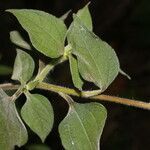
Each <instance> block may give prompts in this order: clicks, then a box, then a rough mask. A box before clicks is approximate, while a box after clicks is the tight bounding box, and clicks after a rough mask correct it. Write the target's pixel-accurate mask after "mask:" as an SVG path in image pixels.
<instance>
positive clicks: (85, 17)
mask: <svg viewBox="0 0 150 150" xmlns="http://www.w3.org/2000/svg"><path fill="white" fill-rule="evenodd" d="M88 6H89V3H88V4H87V5H86V6H85V7H83V8H82V9H80V10H79V11H78V12H77V14H76V15H77V16H78V17H79V18H80V19H81V20H82V22H83V23H84V25H85V26H86V27H87V28H88V29H89V30H90V31H92V29H93V25H92V17H91V14H90V11H89V8H88ZM74 19H75V18H74Z"/></svg>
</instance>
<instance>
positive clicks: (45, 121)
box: [21, 93, 54, 142]
mask: <svg viewBox="0 0 150 150" xmlns="http://www.w3.org/2000/svg"><path fill="white" fill-rule="evenodd" d="M26 97H27V101H26V103H25V105H24V106H23V108H22V110H21V116H22V118H23V120H24V121H25V122H26V124H27V125H28V126H29V127H30V128H31V129H32V130H33V131H34V132H35V133H36V134H37V135H38V136H39V137H40V138H41V140H42V142H44V140H45V138H46V137H47V135H48V134H49V132H50V131H51V129H52V127H53V122H54V113H53V109H52V106H51V104H50V102H49V100H48V99H47V98H46V97H44V96H42V95H40V94H30V93H26Z"/></svg>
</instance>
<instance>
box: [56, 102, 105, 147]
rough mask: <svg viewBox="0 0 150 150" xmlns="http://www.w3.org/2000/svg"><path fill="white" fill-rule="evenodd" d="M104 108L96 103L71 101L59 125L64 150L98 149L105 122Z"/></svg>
mask: <svg viewBox="0 0 150 150" xmlns="http://www.w3.org/2000/svg"><path fill="white" fill-rule="evenodd" d="M106 116H107V112H106V109H105V108H104V107H103V106H102V105H100V104H98V103H94V102H93V103H89V104H78V103H73V104H72V105H71V106H70V108H69V112H68V114H67V116H66V117H65V118H64V120H63V121H62V122H61V123H60V125H59V133H60V137H61V140H62V144H63V146H64V148H65V149H66V150H98V149H99V141H100V137H101V134H102V131H103V127H104V124H105V120H106Z"/></svg>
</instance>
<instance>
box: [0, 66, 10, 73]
mask: <svg viewBox="0 0 150 150" xmlns="http://www.w3.org/2000/svg"><path fill="white" fill-rule="evenodd" d="M11 73H12V68H11V67H9V66H6V65H0V75H9V74H11Z"/></svg>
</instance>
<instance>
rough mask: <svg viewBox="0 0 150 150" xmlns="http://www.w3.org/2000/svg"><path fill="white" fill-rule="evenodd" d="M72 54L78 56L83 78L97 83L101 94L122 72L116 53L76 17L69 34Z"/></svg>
mask: <svg viewBox="0 0 150 150" xmlns="http://www.w3.org/2000/svg"><path fill="white" fill-rule="evenodd" d="M67 38H68V41H69V43H70V44H71V46H72V49H73V51H72V53H73V54H74V55H76V56H77V60H78V67H79V72H80V74H81V76H82V77H83V78H84V79H85V80H87V81H90V82H93V83H95V84H96V85H97V86H98V87H99V88H100V89H101V92H103V91H104V90H106V89H107V87H108V86H109V85H110V84H111V83H112V81H113V80H114V79H115V78H116V76H117V75H118V72H119V70H120V66H119V61H118V57H117V55H116V53H115V51H114V50H113V49H112V48H111V47H110V46H109V45H108V44H107V43H106V42H104V41H102V40H101V39H100V38H99V37H97V36H96V35H95V34H94V33H93V32H91V31H89V30H88V29H87V28H86V27H85V26H84V25H83V23H82V22H81V20H80V19H79V18H78V17H76V18H75V19H74V22H73V24H72V25H71V27H70V29H69V32H68V37H67Z"/></svg>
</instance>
